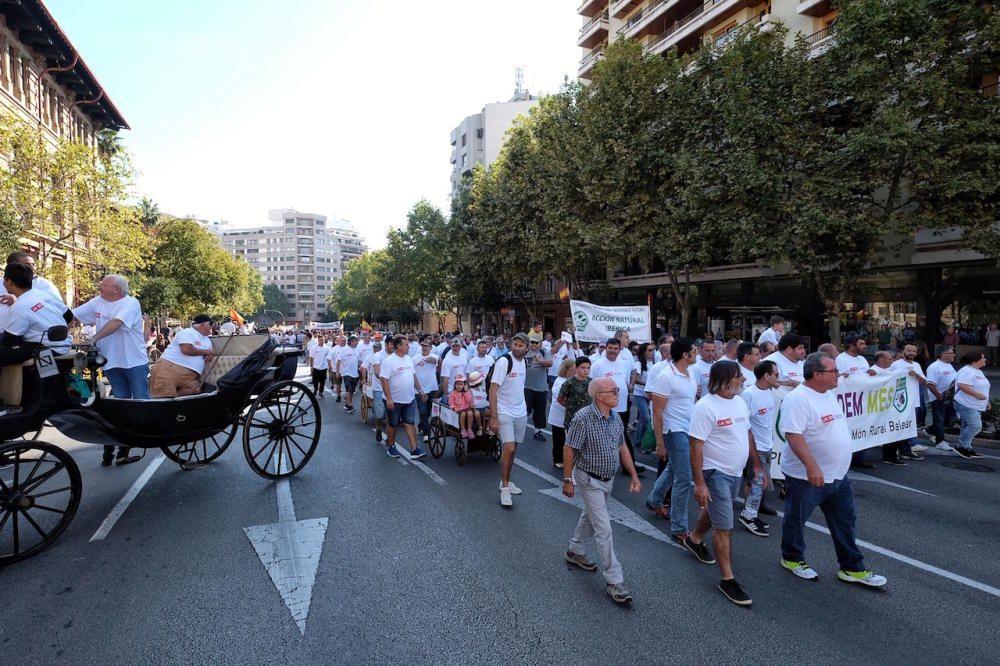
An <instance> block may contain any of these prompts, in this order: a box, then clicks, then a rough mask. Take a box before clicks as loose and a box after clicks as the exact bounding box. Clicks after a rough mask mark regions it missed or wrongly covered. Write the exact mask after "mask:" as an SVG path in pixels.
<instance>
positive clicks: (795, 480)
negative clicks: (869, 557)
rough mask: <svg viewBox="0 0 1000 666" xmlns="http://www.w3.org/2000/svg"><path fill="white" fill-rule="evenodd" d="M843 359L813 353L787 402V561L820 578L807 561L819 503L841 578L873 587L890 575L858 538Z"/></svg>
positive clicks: (800, 572)
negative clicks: (809, 529)
mask: <svg viewBox="0 0 1000 666" xmlns="http://www.w3.org/2000/svg"><path fill="white" fill-rule="evenodd" d="M837 379H838V371H837V363H836V361H835V360H834V359H833V358H831V357H830V356H828V355H827V354H822V353H819V352H817V353H815V354H810V355H809V356H808V357H807V358H806V361H805V364H804V367H803V383H802V385H801V386H799V387H797V388H796V389H795V390H793V391H791V392H790V393H789V394H788V395H787V396H786V397H785V399H784V401H783V402H782V404H781V425H780V428H781V432H782V434H784V436H785V439H786V441H787V442H788V450H787V451H785V454H784V455H783V456H782V460H781V471H782V472H783V473H784V475H785V493H786V494H785V517H784V520H783V521H782V524H781V566H783V567H784V568H786V569H788V570H789V571H791V572H792V573H794V574H795V575H796V576H798V577H799V578H803V579H806V580H815V579H816V578H818V577H819V575H818V574H817V573H816V571H815V570H814V569H813V568H812V567H810V566H809V565H808V564H807V563H806V560H805V550H806V542H805V534H804V530H805V525H806V522H807V521H808V520H809V517H810V516H811V515H812V513H813V511H815V510H816V507H817V506H818V507H820V508H821V509H822V511H823V515H824V517H825V518H826V526H827V529H828V530H829V531H830V536H831V537H832V538H833V542H834V545H835V547H836V552H837V561H838V563H839V565H840V570H839V571H838V572H837V578H838V579H840V580H842V581H844V582H847V583H857V584H860V585H865V586H867V587H883V586H884V585H885V584H886V579H885V577H884V576H879V575H877V574H874V573H872V572H871V571H868V569H867V568H866V567H865V560H864V556H863V555H862V554H861V550H860V549H859V548H858V544H857V543H856V541H855V520H856V518H855V510H854V494H853V493H852V491H851V482H850V480H849V479H848V478H847V470H848V468H849V467H850V465H851V432H850V429H849V428H848V427H847V418H846V417H845V416H844V412H843V410H842V409H841V407H840V404H839V403H838V402H837V397H836V394H835V393H834V389H835V388H837Z"/></svg>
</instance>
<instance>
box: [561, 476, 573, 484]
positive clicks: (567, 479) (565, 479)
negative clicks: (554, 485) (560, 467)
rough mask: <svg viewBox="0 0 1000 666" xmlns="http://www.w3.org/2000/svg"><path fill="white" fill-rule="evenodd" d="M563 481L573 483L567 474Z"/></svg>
mask: <svg viewBox="0 0 1000 666" xmlns="http://www.w3.org/2000/svg"><path fill="white" fill-rule="evenodd" d="M563 483H573V479H572V478H571V477H568V476H567V477H566V478H564V479H563Z"/></svg>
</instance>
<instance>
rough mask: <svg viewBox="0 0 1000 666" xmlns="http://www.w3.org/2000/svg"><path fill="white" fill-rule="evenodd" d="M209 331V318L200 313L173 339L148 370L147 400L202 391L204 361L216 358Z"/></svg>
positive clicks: (210, 320)
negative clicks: (148, 398)
mask: <svg viewBox="0 0 1000 666" xmlns="http://www.w3.org/2000/svg"><path fill="white" fill-rule="evenodd" d="M211 332H212V318H211V317H209V316H208V315H206V314H200V315H198V316H196V317H195V318H194V319H192V320H191V326H190V327H189V328H185V329H183V330H182V331H181V332H180V333H178V334H177V335H176V336H175V337H174V339H173V341H172V342H171V343H170V345H169V346H168V347H167V348H166V349H165V350H164V351H163V355H162V356H160V359H159V360H158V361H157V362H156V363H154V364H153V367H152V368H150V370H149V395H150V397H153V398H177V397H181V396H185V395H194V394H196V393H200V392H201V374H202V373H203V372H204V371H205V361H211V360H212V359H213V358H214V357H215V354H214V353H213V350H212V340H211V339H210V338H209V337H208V336H209V334H210V333H211Z"/></svg>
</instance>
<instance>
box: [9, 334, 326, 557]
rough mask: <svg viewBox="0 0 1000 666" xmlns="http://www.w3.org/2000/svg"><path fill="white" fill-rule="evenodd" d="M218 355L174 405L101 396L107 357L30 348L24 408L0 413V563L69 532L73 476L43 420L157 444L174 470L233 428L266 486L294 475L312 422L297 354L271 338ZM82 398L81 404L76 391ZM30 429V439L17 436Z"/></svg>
mask: <svg viewBox="0 0 1000 666" xmlns="http://www.w3.org/2000/svg"><path fill="white" fill-rule="evenodd" d="M212 343H213V347H214V348H215V351H216V353H217V357H216V359H215V360H214V362H213V363H212V364H211V365H210V367H209V369H208V372H206V374H205V375H204V376H203V378H202V379H203V381H204V385H203V392H202V393H199V394H197V395H191V396H186V397H182V398H159V399H147V400H130V399H120V398H115V397H113V396H105V395H103V385H102V383H101V382H100V381H99V380H98V372H99V370H100V368H101V367H102V366H103V365H104V364H105V362H106V361H105V359H104V358H103V357H102V356H101V354H100V353H99V352H98V351H97V350H96V349H93V348H84V349H77V350H75V351H71V352H70V353H68V354H63V355H60V356H55V357H53V356H51V355H49V354H48V353H47V352H41V353H40V354H39V353H36V355H35V358H34V359H33V360H32V361H28V362H27V363H26V364H25V365H24V366H23V367H22V368H13V369H14V370H20V371H21V378H20V379H21V381H22V383H23V386H22V391H21V393H22V398H21V404H22V409H21V411H20V412H18V413H16V414H12V415H6V416H0V565H5V564H10V563H12V562H16V561H18V560H22V559H24V558H26V557H30V556H32V555H35V554H37V553H39V552H41V551H42V550H44V549H45V548H47V547H48V546H50V545H51V544H52V543H53V542H54V541H55V540H56V539H57V538H58V537H59V536H60V535H61V534H62V532H63V531H64V530H65V529H66V528H67V527H68V526H69V523H70V522H71V521H72V519H73V516H74V514H75V513H76V510H77V507H78V506H79V503H80V493H81V489H82V482H81V478H80V470H79V468H78V467H77V465H76V463H75V462H74V461H73V458H72V457H71V456H70V455H69V454H68V453H67V452H66V451H64V450H63V449H61V448H59V447H57V446H54V445H52V444H48V443H45V442H41V441H37V437H38V434H37V433H39V432H40V431H41V428H42V427H43V425H46V424H47V425H51V426H54V427H55V428H57V429H58V430H59V431H60V432H61V433H63V434H64V435H66V436H67V437H69V438H71V439H74V440H78V441H81V442H90V443H102V444H104V443H108V442H107V440H108V438H110V439H112V440H114V441H116V442H119V443H121V444H124V445H126V446H129V447H134V448H143V449H160V450H161V451H163V453H164V455H165V456H166V457H168V458H169V459H170V460H173V461H174V462H177V463H178V464H180V465H181V467H182V468H183V469H194V468H196V467H199V466H201V465H204V464H207V463H210V462H212V461H213V460H215V459H216V458H218V457H219V456H220V455H221V454H222V453H223V452H224V451H225V450H226V448H227V447H228V446H229V445H230V443H232V441H233V440H234V439H235V438H236V435H237V431H238V430H239V429H240V428H241V427H242V435H243V437H242V442H243V453H244V455H245V457H246V460H247V462H248V463H249V465H250V467H251V469H253V471H254V472H256V473H257V474H259V475H260V476H262V477H264V478H267V479H279V478H284V477H288V476H291V475H293V474H296V473H297V472H299V471H300V470H301V469H302V468H303V467H305V465H306V464H307V463H308V462H309V460H310V459H311V458H312V456H313V454H314V453H315V451H316V446H317V444H318V442H319V436H320V429H321V426H322V421H321V417H320V413H319V405H318V404H317V402H316V398H315V396H314V395H313V393H312V391H311V390H310V389H309V388H307V387H306V386H304V385H302V384H300V383H299V382H296V381H294V380H293V377H294V376H295V370H296V366H297V357H298V356H299V355H300V354H301V353H302V352H301V350H299V349H297V348H283V347H278V346H277V345H276V344H275V343H274V342H273V341H272V340H271V338H270V337H269V336H267V335H258V336H237V337H223V338H213V339H212ZM87 393H90V397H89V398H88V399H83V395H84V394H87ZM33 433H34V438H29V439H24V438H25V436H26V435H29V436H30V435H31V434H33Z"/></svg>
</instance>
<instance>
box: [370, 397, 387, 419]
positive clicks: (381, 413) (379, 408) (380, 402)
mask: <svg viewBox="0 0 1000 666" xmlns="http://www.w3.org/2000/svg"><path fill="white" fill-rule="evenodd" d="M372 408H373V411H374V412H375V421H376V422H378V421H382V420H384V419H385V394H384V393H382V391H372Z"/></svg>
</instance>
